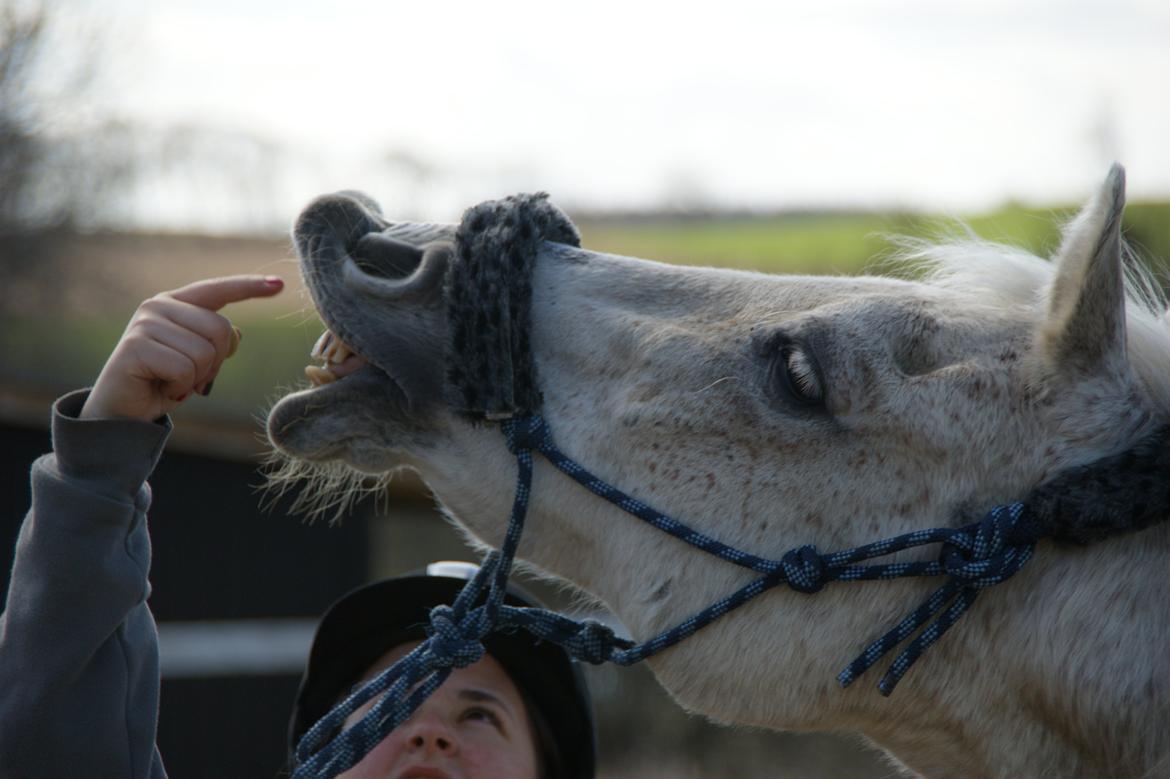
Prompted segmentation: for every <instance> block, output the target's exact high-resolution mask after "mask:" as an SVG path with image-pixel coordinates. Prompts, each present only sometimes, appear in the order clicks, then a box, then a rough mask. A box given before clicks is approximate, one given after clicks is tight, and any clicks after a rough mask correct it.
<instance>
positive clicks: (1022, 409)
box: [268, 168, 1170, 777]
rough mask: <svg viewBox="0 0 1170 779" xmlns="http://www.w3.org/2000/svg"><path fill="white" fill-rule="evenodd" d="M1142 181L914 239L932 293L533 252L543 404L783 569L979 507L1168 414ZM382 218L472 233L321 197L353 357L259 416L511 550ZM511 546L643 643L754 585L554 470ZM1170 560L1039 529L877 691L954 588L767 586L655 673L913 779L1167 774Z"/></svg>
mask: <svg viewBox="0 0 1170 779" xmlns="http://www.w3.org/2000/svg"><path fill="white" fill-rule="evenodd" d="M1123 191H1124V185H1123V174H1122V172H1121V170H1120V168H1115V169H1114V171H1112V172H1111V174H1110V177H1109V178H1108V180H1107V181H1106V182H1105V184H1104V185H1103V187H1102V188H1101V189H1100V191H1099V192H1098V193H1097V194H1096V196H1095V197H1094V198H1093V199H1092V200H1091V202H1090V203H1089V204H1088V205H1087V206H1086V207H1085V208H1084V210H1083V211H1082V212H1081V213H1080V215H1079V216H1078V217H1076V219H1075V220H1073V221H1072V222H1071V223H1070V224H1069V225H1068V227H1067V229H1066V233H1065V237H1064V241H1063V244H1062V245H1061V247H1060V249H1059V251H1058V252H1057V255H1056V256H1055V258H1054V259H1053V260H1052V261H1051V262H1047V261H1044V260H1041V259H1038V258H1036V257H1033V256H1031V255H1029V254H1027V253H1024V252H1021V251H1017V250H1013V249H1009V248H1005V247H1002V246H998V245H990V244H985V243H979V242H967V243H961V244H954V245H945V246H937V247H919V248H918V250H917V252H916V253H917V255H918V256H919V258H920V259H923V260H927V261H929V262H930V263H931V265H932V266H933V267H934V272H933V274H932V275H930V276H929V277H928V278H926V279H925V280H915V281H907V280H898V279H892V278H879V277H853V278H829V277H785V276H769V275H761V274H756V273H748V272H742V271H733V270H720V269H703V268H683V267H675V266H671V265H664V264H659V263H655V262H648V261H644V260H639V259H631V258H627V257H620V256H614V255H608V254H600V253H595V252H589V251H585V250H582V249H576V248H571V247H569V246H565V245H561V244H554V243H545V244H543V246H542V249H541V251H540V254H539V258H538V262H537V264H536V267H535V270H534V277H533V299H532V349H533V354H534V360H535V362H536V368H537V374H538V377H539V381H540V386H541V389H542V391H543V394H544V403H543V414H544V417H545V418H546V419H547V420H548V422H549V425H550V427H551V430H552V432H553V435H554V437H555V439H556V442H557V444H558V445H559V447H560V448H561V449H562V450H563V451H565V452H566V453H567V454H568V455H569V456H571V457H573V458H574V459H576V460H577V461H578V462H581V463H582V464H584V465H585V466H586V467H588V468H589V469H590V470H592V471H593V472H594V473H596V474H597V475H598V476H600V477H601V478H603V479H605V480H607V481H609V482H610V483H611V484H614V485H615V486H617V487H619V488H621V489H622V490H624V491H626V492H628V493H630V494H632V495H635V496H637V497H639V498H641V499H642V500H644V501H646V502H647V503H649V504H651V505H653V506H655V507H656V508H657V509H659V510H661V511H663V512H666V513H667V514H670V515H672V516H675V517H678V518H680V519H682V520H683V521H685V522H687V523H688V524H690V525H691V526H692V527H695V528H697V529H699V530H701V531H703V532H705V533H706V534H708V535H711V536H714V537H715V538H717V539H719V540H721V541H724V542H726V543H728V544H732V545H734V546H737V547H739V548H741V549H744V550H747V551H750V552H753V553H755V554H758V555H761V556H765V557H777V556H779V555H781V554H782V553H783V552H785V551H786V550H788V549H791V548H793V547H796V546H799V545H801V544H806V543H809V544H815V545H816V546H817V547H818V548H819V549H821V550H824V551H828V550H835V549H843V548H847V547H853V546H857V545H860V544H863V543H866V542H870V541H875V540H878V539H881V538H885V537H888V536H893V535H896V534H900V533H904V532H908V531H911V530H916V529H922V528H929V527H938V526H948V525H959V524H963V523H965V522H969V521H971V520H972V519H973V518H977V517H979V516H980V515H981V514H982V513H983V512H984V511H986V510H987V509H988V508H990V507H992V506H994V505H997V504H1002V503H1007V502H1010V501H1013V500H1017V499H1020V498H1022V497H1023V496H1025V495H1026V494H1027V493H1028V492H1029V490H1030V489H1032V488H1033V487H1035V486H1036V485H1038V484H1041V483H1043V482H1045V481H1046V480H1048V479H1050V478H1051V477H1053V476H1054V475H1057V474H1060V473H1061V472H1062V471H1064V470H1065V469H1067V468H1069V467H1071V466H1076V465H1080V464H1085V463H1090V462H1093V461H1095V460H1097V459H1098V458H1101V457H1103V456H1106V455H1110V454H1113V453H1116V452H1119V451H1122V450H1125V449H1126V448H1127V447H1129V446H1130V445H1132V444H1133V443H1134V442H1135V441H1137V440H1139V439H1140V438H1142V437H1143V436H1145V435H1146V434H1148V433H1149V432H1151V431H1152V430H1154V429H1155V428H1157V427H1159V426H1160V425H1164V424H1166V423H1167V422H1168V421H1170V324H1168V323H1167V321H1166V319H1165V318H1164V316H1163V306H1162V304H1161V303H1159V302H1158V298H1157V297H1156V296H1155V295H1153V294H1152V293H1150V292H1149V289H1150V287H1149V285H1147V284H1141V283H1138V284H1130V285H1129V286H1128V287H1127V284H1126V277H1125V270H1124V266H1123V261H1122V253H1123V249H1122V245H1121V242H1120V226H1119V224H1120V216H1121V211H1122V207H1123V199H1124V195H1123ZM377 231H384V232H385V235H388V236H392V237H394V238H397V239H399V240H401V241H404V242H407V243H409V244H413V245H414V246H423V245H425V244H427V243H428V242H431V241H436V240H447V239H450V238H451V237H452V235H453V227H451V226H448V225H433V224H391V223H388V222H386V221H385V220H384V219H382V217H381V215H380V214H378V213H377V212H376V210H375V207H373V206H372V204H371V203H370V202H369V201H368V200H366V199H365V198H363V197H361V196H354V195H336V196H329V197H324V198H321V199H319V200H317V201H315V202H314V203H313V204H311V205H310V206H309V207H308V208H307V209H306V210H305V212H304V213H303V214H302V216H301V217H300V219H299V220H298V223H297V225H296V228H295V237H296V241H297V245H298V249H299V252H300V254H301V257H302V266H303V272H304V276H305V278H306V280H307V281H308V284H309V286H310V289H311V291H312V295H313V298H314V301H315V303H316V305H317V307H318V309H319V311H320V313H321V316H322V317H323V319H324V320H325V322H326V323H327V325H328V327H329V328H330V329H331V331H332V332H333V333H334V334H335V336H334V337H333V342H332V344H330V345H328V346H327V347H326V348H325V349H324V351H326V352H328V353H329V354H330V355H331V356H332V357H333V358H334V360H333V365H334V367H333V368H332V369H331V370H328V371H322V370H319V369H318V370H317V372H316V377H317V378H316V380H315V382H314V384H315V386H313V387H311V388H308V389H305V390H303V391H299V392H294V393H292V394H290V395H288V396H286V397H285V398H283V399H282V400H281V401H280V402H279V403H278V404H277V405H276V406H275V407H274V408H273V409H272V411H271V413H270V415H269V419H268V430H269V435H270V437H271V440H272V442H273V443H274V444H275V446H276V447H277V448H278V449H279V450H280V451H281V452H282V453H284V454H286V455H288V456H289V458H290V460H289V462H290V465H289V466H288V467H287V468H286V469H285V471H284V473H285V475H286V476H288V475H305V474H316V475H318V476H320V477H321V478H322V479H323V481H321V482H320V484H321V485H325V491H329V490H330V489H337V488H344V485H345V484H346V483H347V482H346V480H347V479H348V478H349V477H347V476H345V475H344V474H347V473H351V472H352V473H359V474H388V473H390V472H392V471H394V470H396V469H400V468H403V467H408V468H413V469H415V470H417V471H418V472H419V473H420V474H421V475H422V477H423V479H425V481H426V482H427V484H428V485H429V486H430V487H431V488H432V489H433V490H434V493H435V494H436V495H437V496H438V498H439V500H440V501H441V502H442V504H443V506H444V507H445V508H446V509H447V510H448V511H449V512H450V515H451V516H452V517H453V518H454V519H455V521H456V522H457V523H458V524H459V525H461V526H462V527H463V528H465V529H466V531H467V532H468V533H469V535H470V536H471V537H472V538H474V539H477V540H479V541H480V542H482V543H484V544H491V545H498V544H499V542H500V539H501V535H502V532H503V527H504V524H505V522H506V520H507V517H508V512H509V508H510V503H511V499H512V489H513V485H514V479H515V467H516V466H515V461H514V460H513V458H512V456H511V455H510V454H509V452H508V451H507V449H506V448H505V443H504V439H503V436H502V435H501V434H500V432H499V431H498V429H497V428H496V427H495V426H494V425H483V424H479V425H473V424H471V423H469V422H467V421H465V420H464V419H463V418H462V417H461V416H459V415H458V414H455V413H453V412H452V411H451V410H450V409H449V408H448V406H447V404H445V403H444V402H442V398H443V382H444V375H445V366H444V348H445V338H446V332H447V323H446V321H445V317H444V306H443V288H442V279H443V275H444V267H443V259H442V258H443V255H442V253H438V252H428V253H427V254H426V255H425V256H424V257H423V258H422V261H421V262H419V259H418V257H417V256H412V253H411V252H407V253H405V254H403V252H401V251H398V250H384V251H383V250H382V249H379V248H378V246H379V244H378V240H379V239H377V238H376V236H375V237H369V236H367V234H368V233H372V232H377ZM1127 290H1128V292H1127ZM325 341H326V342H328V341H330V338H329V337H328V336H327V337H326V338H325ZM339 342H344V343H339ZM351 352H353V354H351ZM338 377H340V380H334V379H335V378H338ZM520 556H521V557H522V558H523V559H524V560H526V561H527V562H528V563H529V564H531V565H532V566H534V567H535V568H537V569H539V570H540V571H543V572H545V573H547V574H550V575H554V576H556V577H559V578H561V579H565V580H568V581H570V582H573V583H574V584H576V585H577V586H579V587H580V588H582V589H584V590H585V591H587V592H589V593H591V594H592V595H594V596H595V597H597V598H598V599H600V600H601V601H603V602H604V603H605V604H606V605H607V606H608V607H609V608H610V609H612V610H613V611H614V612H615V613H616V614H617V615H618V616H619V617H620V618H621V620H622V621H623V622H624V623H625V624H626V625H627V626H628V627H629V629H630V630H631V631H632V633H633V635H634V636H635V637H636V638H639V639H644V638H647V637H649V636H651V635H653V634H655V633H657V632H659V631H661V630H663V629H665V628H667V627H669V626H671V625H674V624H675V623H677V622H679V621H680V620H682V619H684V618H685V617H687V616H689V615H690V614H692V613H694V612H696V611H699V610H700V609H702V608H703V607H705V606H707V605H708V604H710V603H712V602H713V601H715V600H717V599H718V598H720V597H722V596H723V595H725V594H727V593H729V592H731V591H733V590H734V589H736V588H738V587H740V586H742V585H743V584H744V583H745V582H746V581H748V580H749V579H750V578H752V576H753V574H752V573H751V572H749V571H745V570H743V569H741V568H737V567H735V566H732V565H729V564H727V563H724V562H722V561H720V560H717V559H715V558H713V557H710V556H707V555H705V554H702V553H700V552H698V551H696V550H694V549H692V548H691V547H688V546H686V545H684V544H682V543H681V542H679V541H678V540H676V539H674V538H671V537H669V536H667V535H665V534H663V533H660V532H658V531H656V530H654V529H652V528H650V527H648V526H646V525H644V524H643V523H641V522H638V521H637V520H635V519H633V518H631V517H629V516H628V515H626V514H624V513H622V512H621V511H620V510H618V509H617V508H615V507H614V506H612V505H611V504H609V503H606V502H604V501H602V500H600V499H598V498H597V497H595V496H594V495H592V494H591V493H589V492H587V491H586V490H584V489H583V488H582V487H580V486H579V485H577V484H576V483H574V482H572V481H571V480H569V479H568V478H566V477H565V476H563V475H562V474H560V473H559V472H557V471H555V470H554V469H553V468H552V467H550V466H549V464H548V463H546V462H543V461H541V460H540V458H537V465H536V473H535V478H534V482H533V497H532V505H531V510H530V516H529V520H528V529H527V531H526V536H525V538H524V541H523V543H522V545H521V548H520ZM905 556H908V557H909V558H911V559H921V558H922V555H921V554H918V555H914V554H910V553H905ZM1168 563H1170V528H1167V527H1166V526H1164V525H1160V526H1157V527H1154V528H1151V529H1148V530H1145V531H1142V532H1140V533H1134V534H1129V535H1123V536H1118V537H1115V538H1112V539H1111V540H1107V541H1104V542H1101V543H1099V544H1095V545H1090V546H1084V547H1080V546H1077V547H1074V546H1070V545H1060V544H1056V543H1052V542H1047V541H1044V542H1041V543H1040V544H1039V546H1038V548H1037V551H1036V555H1035V558H1034V559H1033V560H1032V561H1031V562H1030V563H1029V564H1028V565H1027V566H1026V567H1025V568H1024V569H1023V570H1022V571H1020V572H1019V573H1018V574H1017V575H1016V576H1014V577H1013V578H1012V579H1011V580H1010V581H1007V582H1005V583H1003V584H1000V585H998V586H996V587H994V588H992V589H990V590H987V591H985V592H984V594H983V595H981V596H980V598H979V600H978V601H977V602H976V603H975V604H974V605H973V606H972V608H971V610H970V612H969V613H968V614H967V615H966V616H965V617H964V618H963V619H962V620H961V621H960V622H959V623H958V624H957V625H956V626H955V627H954V628H953V629H952V630H951V632H950V633H948V634H947V635H946V636H945V637H944V638H943V639H942V640H941V641H939V643H938V644H936V645H935V646H934V647H933V648H932V649H931V650H930V651H929V652H927V653H926V654H925V655H924V656H923V657H922V659H921V660H920V661H919V662H918V664H917V665H916V666H915V667H914V669H913V670H912V671H911V672H910V673H909V674H908V675H907V676H906V678H905V679H904V680H903V681H902V683H901V685H900V686H899V687H898V689H897V691H896V692H895V693H894V694H893V695H892V696H891V697H888V698H887V697H883V696H881V695H879V694H878V693H877V691H876V690H875V689H874V688H873V681H874V680H873V679H870V678H868V676H867V677H863V678H862V679H861V680H860V681H859V682H858V683H856V684H854V685H852V686H851V687H849V688H848V689H842V688H841V687H840V686H839V685H838V683H837V682H836V675H837V672H838V671H839V670H840V668H841V667H842V666H843V665H844V664H845V663H847V662H848V661H849V660H850V659H852V658H853V657H854V656H855V655H856V654H857V653H858V652H859V651H860V650H861V649H862V648H863V647H864V646H865V645H866V644H868V643H869V641H870V640H872V639H873V638H875V637H876V636H877V635H879V634H881V633H882V632H884V631H885V629H886V628H888V627H889V626H890V625H891V624H892V623H894V622H896V621H897V620H898V619H900V618H901V617H902V616H903V615H904V614H906V613H907V612H908V611H910V610H911V609H912V608H913V607H914V606H916V605H917V604H918V603H920V602H921V601H922V600H923V599H924V598H925V596H926V594H928V593H929V592H931V591H932V590H933V588H935V587H937V586H938V583H939V582H938V581H936V580H896V581H888V582H859V583H842V584H833V585H830V586H828V587H827V588H826V589H825V590H823V591H822V592H820V593H818V594H816V595H806V594H801V593H797V592H793V591H790V590H787V589H784V588H778V589H775V590H772V591H770V592H768V593H766V594H765V595H763V596H762V597H760V598H758V599H756V600H755V601H753V602H752V603H750V604H748V605H747V606H745V607H744V608H742V609H740V610H738V611H736V612H734V613H732V614H731V615H729V616H728V617H726V618H725V619H723V620H722V621H720V622H717V623H715V624H713V625H711V626H710V627H708V628H706V629H704V630H701V631H699V632H698V633H697V634H696V635H694V636H693V637H691V638H689V639H687V640H685V641H683V642H682V643H680V644H678V645H677V646H675V647H674V648H672V649H670V650H668V651H666V652H664V653H663V654H661V655H659V656H657V657H656V658H654V659H652V660H651V661H650V663H651V665H652V667H653V670H654V673H655V674H656V675H657V677H658V679H659V680H660V682H661V683H662V684H663V685H664V686H665V687H666V689H668V690H669V691H670V692H671V694H672V695H673V696H674V697H675V698H676V699H677V700H678V702H679V703H681V704H682V705H683V706H684V707H686V708H687V709H690V710H692V711H696V712H700V713H702V714H704V715H706V716H708V717H710V718H712V719H714V720H716V721H719V722H728V723H744V724H749V725H756V726H764V727H768V728H774V729H786V730H853V731H859V732H861V733H864V734H865V735H866V736H868V737H869V738H870V739H871V740H872V741H874V742H876V743H877V744H878V745H880V746H882V747H883V748H885V749H886V750H888V751H889V752H890V753H891V754H892V755H894V756H895V758H896V759H897V760H898V761H900V763H901V764H903V765H904V766H905V767H907V768H908V769H909V770H910V771H913V772H916V773H918V774H921V775H924V776H929V777H1041V776H1086V777H1088V776H1117V777H1153V776H1167V775H1170V652H1168V651H1167V644H1168V638H1170V635H1168V632H1170V597H1168V591H1167V587H1168V583H1167V575H1166V572H1167V565H1168ZM875 678H876V674H875Z"/></svg>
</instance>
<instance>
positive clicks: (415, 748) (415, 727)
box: [405, 715, 457, 755]
mask: <svg viewBox="0 0 1170 779" xmlns="http://www.w3.org/2000/svg"><path fill="white" fill-rule="evenodd" d="M405 735H406V743H407V745H408V748H409V749H410V751H412V752H420V753H422V754H424V755H431V754H445V755H453V754H455V752H456V748H457V744H456V741H455V736H454V734H453V733H452V731H451V729H450V728H449V727H447V723H446V722H444V721H443V719H442V717H437V716H434V715H424V716H422V717H419V718H417V719H415V720H414V721H413V722H411V723H409V727H408V728H407V732H406V734H405Z"/></svg>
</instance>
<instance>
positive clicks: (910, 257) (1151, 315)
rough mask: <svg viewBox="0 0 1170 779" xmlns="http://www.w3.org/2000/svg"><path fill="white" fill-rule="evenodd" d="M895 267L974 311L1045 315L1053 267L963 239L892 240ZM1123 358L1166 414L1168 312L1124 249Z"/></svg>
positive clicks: (1154, 283) (1148, 273)
mask: <svg viewBox="0 0 1170 779" xmlns="http://www.w3.org/2000/svg"><path fill="white" fill-rule="evenodd" d="M891 240H892V241H893V242H894V244H895V246H896V248H897V251H896V253H895V255H894V257H893V259H894V261H895V262H896V263H897V265H899V266H902V267H906V268H909V269H911V271H912V272H913V274H914V275H916V276H918V277H919V278H920V280H921V281H923V282H924V283H926V284H929V285H930V286H933V287H937V288H940V289H945V290H948V291H950V292H953V293H955V294H958V295H960V296H962V297H965V298H967V299H968V300H969V302H970V304H971V305H972V306H979V307H983V308H986V307H991V308H995V309H998V310H1001V311H1005V312H1006V311H1010V310H1014V311H1017V312H1018V311H1021V310H1022V311H1023V312H1025V313H1027V314H1028V315H1030V316H1031V317H1032V318H1033V319H1036V320H1037V321H1038V320H1039V319H1040V318H1042V317H1043V316H1045V312H1046V311H1047V308H1048V293H1049V289H1050V288H1051V281H1052V278H1053V276H1054V275H1055V264H1054V263H1053V262H1052V261H1051V260H1046V259H1043V258H1041V257H1038V256H1036V255H1035V254H1032V253H1030V252H1028V251H1025V250H1024V249H1020V248H1017V247H1014V246H1007V245H1004V244H1001V243H996V242H994V241H987V240H983V239H981V238H979V237H978V236H976V235H974V233H972V232H971V231H970V229H966V235H964V236H962V237H960V238H951V239H946V240H942V241H933V240H926V239H917V238H905V237H896V238H892V239H891ZM1122 257H1123V263H1124V267H1125V277H1126V329H1127V336H1128V357H1129V362H1130V365H1131V366H1132V368H1133V371H1134V374H1135V375H1136V376H1137V379H1138V381H1139V382H1140V383H1141V385H1142V387H1143V388H1144V389H1145V390H1146V393H1147V394H1148V396H1149V397H1150V399H1151V400H1152V401H1153V402H1154V403H1155V404H1156V406H1157V408H1158V409H1160V410H1161V411H1163V412H1165V413H1166V414H1167V415H1170V311H1168V302H1167V296H1166V292H1165V291H1164V290H1163V288H1162V286H1161V285H1160V284H1159V283H1158V279H1157V278H1156V277H1155V275H1154V273H1153V271H1152V270H1151V269H1150V266H1149V264H1148V263H1144V262H1142V260H1141V258H1140V257H1139V256H1138V255H1137V253H1136V252H1134V251H1133V250H1132V249H1131V248H1130V247H1129V246H1127V245H1125V244H1123V246H1122Z"/></svg>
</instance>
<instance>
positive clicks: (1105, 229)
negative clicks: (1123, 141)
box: [1039, 164, 1125, 374]
mask: <svg viewBox="0 0 1170 779" xmlns="http://www.w3.org/2000/svg"><path fill="white" fill-rule="evenodd" d="M1124 208H1125V170H1124V169H1123V168H1122V167H1121V166H1120V165H1116V164H1115V165H1114V166H1113V167H1112V168H1111V169H1110V171H1109V175H1108V176H1107V177H1106V179H1105V183H1104V184H1103V185H1102V186H1101V189H1100V190H1098V191H1097V194H1096V195H1095V196H1094V197H1093V198H1092V199H1091V200H1090V201H1089V202H1088V204H1087V205H1086V206H1085V207H1084V208H1083V209H1081V212H1080V213H1079V214H1078V215H1077V216H1076V218H1075V219H1073V221H1072V222H1071V223H1070V224H1069V226H1068V227H1067V228H1066V230H1065V234H1064V240H1063V241H1062V243H1061V246H1060V251H1059V253H1058V254H1057V256H1056V277H1055V279H1054V280H1053V282H1052V287H1051V290H1050V295H1049V301H1048V317H1047V319H1046V320H1045V322H1044V325H1043V326H1042V328H1041V330H1040V333H1039V339H1040V343H1039V346H1040V351H1041V353H1042V354H1044V355H1045V357H1046V358H1047V359H1048V362H1049V363H1050V365H1051V366H1052V367H1053V368H1055V369H1056V370H1057V371H1060V372H1066V371H1070V370H1071V371H1074V372H1077V373H1081V374H1096V373H1100V372H1102V371H1109V370H1110V369H1111V368H1116V367H1117V363H1116V361H1117V360H1122V361H1124V359H1125V273H1124V270H1123V269H1122V261H1121V252H1122V243H1121V212H1122V211H1123V210H1124Z"/></svg>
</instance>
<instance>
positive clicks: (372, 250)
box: [351, 233, 423, 279]
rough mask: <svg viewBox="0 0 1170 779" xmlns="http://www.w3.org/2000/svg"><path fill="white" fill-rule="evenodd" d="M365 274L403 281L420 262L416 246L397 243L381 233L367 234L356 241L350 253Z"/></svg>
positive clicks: (419, 250) (420, 252) (419, 254)
mask: <svg viewBox="0 0 1170 779" xmlns="http://www.w3.org/2000/svg"><path fill="white" fill-rule="evenodd" d="M351 254H352V256H353V259H354V262H356V263H357V266H358V267H359V268H361V269H362V271H364V272H365V273H368V274H370V275H371V276H377V277H378V278H382V279H404V278H406V277H407V276H409V275H410V274H412V273H414V272H415V270H416V269H417V268H418V266H419V264H420V263H421V262H422V256H423V252H422V249H419V248H418V247H417V246H412V245H411V244H408V243H405V242H403V241H397V240H395V239H393V238H390V237H388V236H385V235H383V234H382V233H368V234H366V235H363V236H362V237H361V238H359V239H358V241H357V243H356V244H355V245H354V247H353V250H352V252H351Z"/></svg>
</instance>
